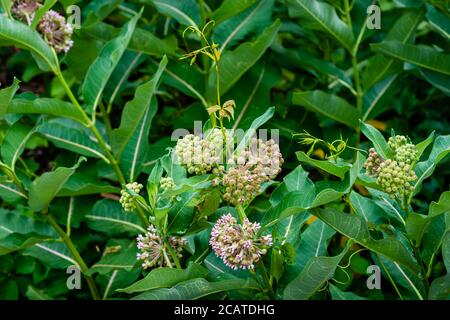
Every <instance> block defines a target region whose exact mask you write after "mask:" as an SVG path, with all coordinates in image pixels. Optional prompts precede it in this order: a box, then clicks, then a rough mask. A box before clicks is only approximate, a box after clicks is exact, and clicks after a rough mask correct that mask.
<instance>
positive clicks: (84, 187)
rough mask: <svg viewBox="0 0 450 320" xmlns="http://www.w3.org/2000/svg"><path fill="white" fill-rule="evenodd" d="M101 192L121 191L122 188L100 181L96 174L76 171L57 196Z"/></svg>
mask: <svg viewBox="0 0 450 320" xmlns="http://www.w3.org/2000/svg"><path fill="white" fill-rule="evenodd" d="M101 193H117V194H118V193H120V188H118V187H114V186H111V185H109V184H108V183H107V182H105V181H100V180H99V179H98V178H97V177H96V176H94V175H92V174H89V173H88V172H87V173H84V172H76V173H75V174H73V175H72V176H71V177H70V178H69V180H67V182H66V183H65V184H64V186H63V188H62V189H61V190H60V191H59V192H58V194H57V195H56V196H57V197H69V196H82V195H90V194H101Z"/></svg>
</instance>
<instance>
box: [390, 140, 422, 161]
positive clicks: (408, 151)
mask: <svg viewBox="0 0 450 320" xmlns="http://www.w3.org/2000/svg"><path fill="white" fill-rule="evenodd" d="M388 145H389V147H390V148H391V149H392V150H393V151H394V153H395V160H396V161H397V162H404V163H407V164H412V163H414V162H416V161H417V160H419V152H418V151H417V148H416V146H415V145H413V144H412V143H408V139H407V138H406V137H405V136H395V137H390V138H389V141H388Z"/></svg>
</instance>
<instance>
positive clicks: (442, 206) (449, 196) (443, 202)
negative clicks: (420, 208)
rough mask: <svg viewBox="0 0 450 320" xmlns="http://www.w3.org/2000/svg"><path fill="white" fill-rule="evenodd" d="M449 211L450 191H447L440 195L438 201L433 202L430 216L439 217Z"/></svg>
mask: <svg viewBox="0 0 450 320" xmlns="http://www.w3.org/2000/svg"><path fill="white" fill-rule="evenodd" d="M448 211H450V191H445V192H443V193H442V194H441V195H440V196H439V200H438V202H435V201H432V202H431V204H430V208H429V211H428V217H430V218H433V217H437V216H439V215H440V214H442V213H445V212H448Z"/></svg>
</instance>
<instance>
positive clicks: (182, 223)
mask: <svg viewBox="0 0 450 320" xmlns="http://www.w3.org/2000/svg"><path fill="white" fill-rule="evenodd" d="M201 201H202V199H201V198H200V194H199V193H198V192H195V191H191V192H185V193H182V194H181V195H179V196H178V197H177V200H176V202H175V203H174V204H173V205H172V206H171V208H170V210H169V212H168V215H169V223H168V227H167V229H168V230H169V232H170V233H177V232H185V231H186V229H187V228H188V226H189V225H190V223H191V222H192V220H193V219H194V216H195V206H197V205H198V204H200V203H201Z"/></svg>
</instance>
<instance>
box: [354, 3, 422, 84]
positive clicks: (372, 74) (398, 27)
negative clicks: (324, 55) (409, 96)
mask: <svg viewBox="0 0 450 320" xmlns="http://www.w3.org/2000/svg"><path fill="white" fill-rule="evenodd" d="M422 19H423V12H422V11H419V10H416V11H407V12H405V13H404V14H403V15H402V16H401V17H400V18H399V19H398V20H397V22H396V23H395V24H394V25H393V26H392V28H391V30H390V31H389V33H388V35H387V36H386V38H385V39H384V40H385V41H392V40H397V41H400V42H401V43H403V44H405V43H411V42H412V41H413V39H414V35H415V31H416V28H417V26H418V25H419V23H420V22H421V21H422ZM400 64H401V63H400V62H399V61H397V60H395V59H390V58H388V57H386V56H384V55H381V54H377V55H375V56H374V57H372V58H370V59H369V66H368V67H367V69H366V70H365V71H364V73H363V75H362V83H363V85H364V87H365V88H366V90H367V89H369V88H371V87H372V86H373V85H375V84H376V83H378V82H379V81H381V80H383V79H384V78H385V77H386V76H388V75H392V74H397V73H399V72H400V71H401V70H402V68H401V65H400Z"/></svg>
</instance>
